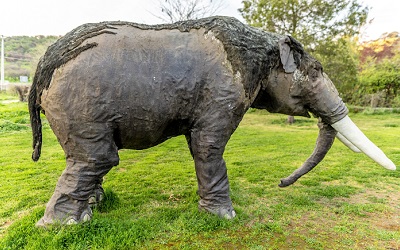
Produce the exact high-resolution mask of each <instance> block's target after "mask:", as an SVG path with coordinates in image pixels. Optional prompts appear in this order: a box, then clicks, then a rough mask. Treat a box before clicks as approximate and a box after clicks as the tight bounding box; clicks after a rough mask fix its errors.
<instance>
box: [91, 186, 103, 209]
mask: <svg viewBox="0 0 400 250" xmlns="http://www.w3.org/2000/svg"><path fill="white" fill-rule="evenodd" d="M103 199H104V189H103V187H102V186H101V184H97V185H96V188H95V190H94V191H93V193H92V194H91V195H90V196H89V200H88V203H89V207H90V208H92V209H93V208H95V207H97V206H98V205H99V204H100V203H101V202H102V201H103Z"/></svg>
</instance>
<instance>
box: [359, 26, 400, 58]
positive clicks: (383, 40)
mask: <svg viewBox="0 0 400 250" xmlns="http://www.w3.org/2000/svg"><path fill="white" fill-rule="evenodd" d="M359 51H360V60H361V63H364V62H365V61H366V60H367V59H368V58H371V57H372V58H374V59H376V61H377V62H380V61H382V59H384V58H392V57H393V56H394V55H395V53H399V51H400V34H399V32H391V33H386V34H383V35H382V36H381V37H380V38H379V39H376V40H372V41H367V42H363V43H362V44H361V45H360V46H359Z"/></svg>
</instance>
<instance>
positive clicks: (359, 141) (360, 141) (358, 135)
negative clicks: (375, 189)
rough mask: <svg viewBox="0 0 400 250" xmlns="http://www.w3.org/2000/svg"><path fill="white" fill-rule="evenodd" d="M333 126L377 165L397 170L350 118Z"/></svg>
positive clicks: (345, 118)
mask: <svg viewBox="0 0 400 250" xmlns="http://www.w3.org/2000/svg"><path fill="white" fill-rule="evenodd" d="M331 126H332V127H333V128H334V129H335V130H336V131H337V132H339V133H341V134H342V135H343V136H344V137H345V138H346V139H347V140H349V141H350V142H351V143H352V144H353V145H354V146H356V147H357V148H358V149H360V150H361V151H362V152H363V153H364V154H366V155H367V156H368V157H369V158H371V159H372V160H374V161H375V162H376V163H378V164H379V165H381V166H382V167H384V168H386V169H389V170H396V165H394V163H393V162H392V161H391V160H390V159H389V158H387V156H386V155H385V154H384V153H383V152H382V150H380V149H379V148H378V147H377V146H376V145H375V144H374V143H373V142H371V141H370V140H369V139H368V138H367V137H366V136H365V135H364V133H363V132H361V130H360V129H359V128H358V127H357V126H356V125H355V124H354V122H353V121H352V120H351V119H350V117H349V116H347V115H346V116H345V117H344V118H343V119H342V120H340V121H338V122H336V123H334V124H332V125H331Z"/></svg>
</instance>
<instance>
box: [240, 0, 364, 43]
mask: <svg viewBox="0 0 400 250" xmlns="http://www.w3.org/2000/svg"><path fill="white" fill-rule="evenodd" d="M242 2H243V6H244V7H243V8H241V9H240V10H239V11H240V12H241V14H242V16H243V18H244V19H245V20H246V21H247V23H249V24H250V25H252V26H255V27H260V28H262V29H264V30H267V31H271V32H275V33H280V34H290V35H292V36H294V37H295V38H297V39H299V40H300V41H301V42H302V43H303V45H304V46H305V48H306V49H311V50H312V49H314V48H315V47H316V45H318V44H319V43H320V41H324V40H328V39H333V38H336V37H345V36H353V35H355V34H357V33H358V30H359V27H360V26H361V25H362V24H364V23H365V21H366V19H367V14H368V8H367V7H363V6H362V5H361V4H359V3H358V2H357V0H350V1H349V0H311V1H309V0H244V1H242Z"/></svg>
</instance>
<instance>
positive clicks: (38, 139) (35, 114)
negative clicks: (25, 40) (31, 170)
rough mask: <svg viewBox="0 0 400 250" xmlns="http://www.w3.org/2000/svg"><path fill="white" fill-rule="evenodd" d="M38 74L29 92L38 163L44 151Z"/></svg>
mask: <svg viewBox="0 0 400 250" xmlns="http://www.w3.org/2000/svg"><path fill="white" fill-rule="evenodd" d="M36 73H37V72H36ZM37 76H38V74H35V77H34V79H33V83H32V86H31V89H30V91H29V99H28V108H29V114H30V120H31V127H32V135H33V144H32V146H33V153H32V160H34V161H37V160H39V157H40V152H41V149H42V121H41V119H40V111H41V110H42V108H41V106H40V104H39V102H38V101H39V100H38V77H37Z"/></svg>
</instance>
